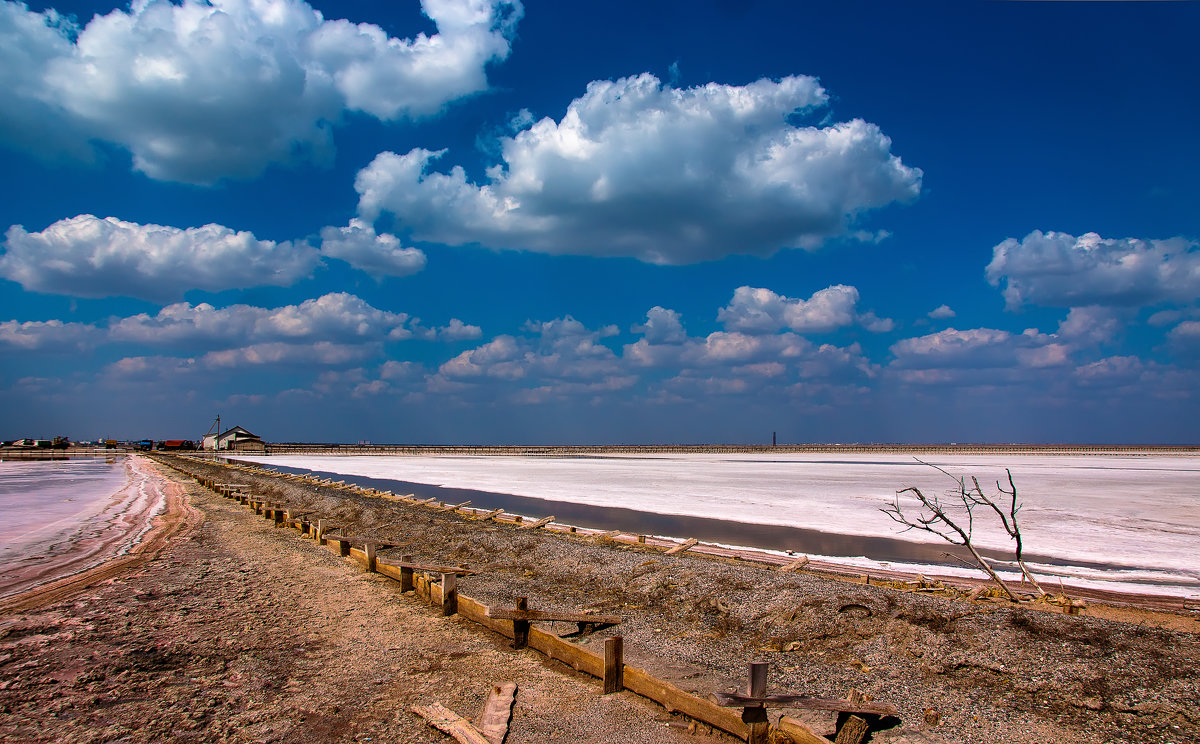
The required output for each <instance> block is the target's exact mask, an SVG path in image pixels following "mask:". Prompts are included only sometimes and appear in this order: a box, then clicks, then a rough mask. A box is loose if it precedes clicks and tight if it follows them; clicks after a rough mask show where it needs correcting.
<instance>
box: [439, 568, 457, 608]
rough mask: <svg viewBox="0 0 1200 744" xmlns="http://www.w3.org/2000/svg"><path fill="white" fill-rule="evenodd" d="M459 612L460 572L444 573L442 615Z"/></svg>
mask: <svg viewBox="0 0 1200 744" xmlns="http://www.w3.org/2000/svg"><path fill="white" fill-rule="evenodd" d="M456 612H458V574H452V573H451V574H446V573H444V574H442V615H444V616H447V617H449V616H450V615H453V614H454V613H456Z"/></svg>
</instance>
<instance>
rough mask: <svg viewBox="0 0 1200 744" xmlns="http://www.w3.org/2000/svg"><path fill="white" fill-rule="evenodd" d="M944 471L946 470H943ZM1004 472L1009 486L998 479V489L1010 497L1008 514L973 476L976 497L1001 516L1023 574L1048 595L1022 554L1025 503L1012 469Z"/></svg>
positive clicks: (1040, 591) (1039, 590)
mask: <svg viewBox="0 0 1200 744" xmlns="http://www.w3.org/2000/svg"><path fill="white" fill-rule="evenodd" d="M939 469H940V468H939ZM942 472H945V471H944V470H943V471H942ZM1004 472H1005V473H1006V474H1007V475H1008V488H1007V489H1006V488H1005V487H1004V486H1002V485H1000V481H996V490H997V491H999V492H1000V493H1002V494H1004V495H1005V496H1007V497H1009V506H1008V515H1007V516H1005V514H1004V510H1002V509H1001V508H1000V507H999V506H997V505H996V503H995V502H993V501H992V500H991V499H989V498H988V497H986V496H984V495H983V491H981V490H980V488H979V481H977V480H975V478H973V477H972V478H971V481H972V482H973V483H974V484H975V498H980V499H982V500H981V501H980V502H979V503H983V504H987V505H988V506H990V507H991V508H992V511H994V512H996V515H997V516H999V517H1000V522H1001V524H1003V525H1004V531H1005V532H1007V533H1008V536H1009V537H1010V538H1012V539H1013V540H1015V541H1016V547H1015V548H1013V552H1014V553H1016V556H1017V565H1018V566H1020V567H1021V575H1022V576H1024V577H1025V578H1026V579H1027V580H1028V581H1029V583H1030V584H1033V588H1034V589H1037V593H1038V594H1039V595H1041V596H1043V597H1044V596H1046V590H1045V589H1043V588H1042V585H1041V584H1039V583H1038V580H1037V579H1035V578H1034V577H1033V574H1032V573H1031V572H1030V570H1029V569H1028V568H1027V567H1026V566H1025V559H1024V557H1023V556H1022V554H1021V550H1022V545H1021V528H1020V527H1018V526H1017V512H1019V511H1021V507H1022V506H1023V504H1018V503H1017V486H1016V484H1015V483H1013V477H1012V471H1011V470H1009V469H1008V468H1005V469H1004ZM951 477H953V476H951Z"/></svg>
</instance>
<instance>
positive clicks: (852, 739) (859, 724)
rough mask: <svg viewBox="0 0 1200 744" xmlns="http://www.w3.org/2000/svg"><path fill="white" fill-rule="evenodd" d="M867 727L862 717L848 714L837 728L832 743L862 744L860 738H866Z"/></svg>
mask: <svg viewBox="0 0 1200 744" xmlns="http://www.w3.org/2000/svg"><path fill="white" fill-rule="evenodd" d="M869 728H870V727H869V726H868V725H867V722H866V721H864V720H863V719H861V718H859V717H858V716H850V717H849V718H847V719H846V722H845V723H843V724H842V727H841V728H840V729H838V733H837V738H836V739H834V744H862V740H863V739H864V738H866V736H867V730H868V729H869Z"/></svg>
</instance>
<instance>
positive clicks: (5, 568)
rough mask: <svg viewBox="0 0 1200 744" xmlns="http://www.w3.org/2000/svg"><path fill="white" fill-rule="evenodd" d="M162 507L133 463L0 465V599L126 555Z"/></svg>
mask: <svg viewBox="0 0 1200 744" xmlns="http://www.w3.org/2000/svg"><path fill="white" fill-rule="evenodd" d="M164 504H165V497H164V491H163V488H162V481H161V478H159V477H158V476H156V475H155V474H154V473H153V471H152V470H151V469H150V468H148V467H147V465H146V464H145V462H144V461H143V460H141V459H140V458H136V457H130V458H125V457H122V458H120V459H119V460H117V461H116V462H110V461H105V460H98V459H78V460H55V461H43V462H5V463H2V464H0V597H4V596H8V595H12V594H16V593H19V592H23V591H26V590H28V589H31V588H33V587H35V586H39V585H41V584H45V583H48V582H50V581H54V580H56V579H59V578H62V577H64V576H69V575H71V574H74V573H77V572H79V571H83V570H86V569H88V568H91V567H92V566H95V565H98V564H100V563H102V562H104V561H106V560H108V559H110V558H112V557H114V556H118V555H122V554H124V553H126V552H128V551H129V550H130V549H131V548H132V547H133V546H134V545H136V544H137V543H138V541H139V540H140V539H141V538H142V536H143V535H144V534H145V532H146V531H147V530H148V529H150V525H151V520H153V518H154V517H155V516H156V515H158V514H159V513H160V512H161V511H162V509H163V506H164Z"/></svg>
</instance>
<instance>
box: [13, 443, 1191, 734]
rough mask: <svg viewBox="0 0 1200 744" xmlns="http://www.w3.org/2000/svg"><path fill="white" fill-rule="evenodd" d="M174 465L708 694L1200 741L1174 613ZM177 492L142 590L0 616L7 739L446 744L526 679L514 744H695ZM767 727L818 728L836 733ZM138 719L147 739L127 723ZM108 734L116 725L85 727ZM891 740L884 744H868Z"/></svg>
mask: <svg viewBox="0 0 1200 744" xmlns="http://www.w3.org/2000/svg"><path fill="white" fill-rule="evenodd" d="M188 466H189V467H193V468H197V467H205V468H210V471H209V472H210V473H211V474H212V475H213V476H214V477H215V478H216V479H217V480H223V481H232V480H236V482H241V483H250V484H252V485H254V486H255V488H256V489H257V490H258V491H259V492H260V493H264V494H267V495H269V496H274V497H276V498H278V499H279V500H280V501H286V502H288V503H292V504H295V505H296V506H299V507H305V508H308V509H311V510H314V511H317V512H319V513H321V514H322V515H324V516H326V517H327V518H330V519H332V520H334V521H335V522H336V523H338V524H342V525H353V532H354V533H355V534H370V533H372V532H374V533H375V534H376V535H377V536H379V537H381V538H388V539H389V540H390V541H393V542H395V543H396V544H398V545H400V547H399V548H397V549H395V550H394V551H392V552H394V553H401V554H412V555H415V556H418V557H420V558H422V559H426V560H430V561H437V562H449V563H455V564H457V563H465V564H467V565H469V566H470V567H471V568H472V569H474V570H476V571H477V572H478V573H476V574H475V575H472V576H468V577H465V578H464V579H462V581H461V583H460V591H461V592H462V593H463V594H466V595H469V596H471V597H474V598H475V599H478V600H481V601H483V602H485V603H487V604H489V605H508V604H511V602H512V601H513V599H514V598H515V597H518V596H526V597H528V598H529V603H530V606H531V607H533V608H535V609H571V610H575V609H578V608H592V609H596V610H600V611H606V612H607V611H611V612H614V613H617V614H621V615H622V616H624V617H625V618H626V619H625V622H624V623H622V624H621V625H620V626H618V629H615V630H609V631H604V632H599V633H596V634H594V635H593V636H591V637H589V638H586V639H582V640H583V641H584V642H591V643H599V642H600V641H601V639H602V638H603V637H605V636H606V635H611V634H613V633H614V632H619V633H620V634H621V635H623V636H624V637H625V653H626V661H627V663H630V664H634V665H637V666H641V667H644V668H646V669H648V670H649V671H651V672H652V673H654V674H655V675H656V676H659V677H661V678H664V679H668V680H670V681H672V682H674V683H676V684H678V685H679V686H681V687H684V688H685V689H691V690H694V691H696V692H698V693H700V694H704V695H707V694H708V693H711V692H714V691H718V690H732V689H736V688H740V687H741V686H742V685H743V684H744V682H743V681H742V680H743V679H744V674H745V669H746V663H747V662H748V661H750V660H765V661H768V662H769V663H770V667H771V673H770V682H769V689H770V691H773V692H792V693H804V694H812V695H822V696H833V697H845V696H846V695H847V694H848V693H849V692H850V691H851V690H858V691H860V692H862V693H865V694H866V695H867V696H868V697H870V698H871V699H874V700H877V701H881V702H887V703H892V704H894V705H896V706H897V707H898V708H899V709H900V719H901V725H900V727H898V728H902V729H904V730H907V731H913V732H919V731H922V730H924V731H926V732H928V733H930V734H934V735H936V737H938V738H939V739H941V740H943V741H951V742H982V743H991V742H1011V743H1013V744H1024V743H1026V742H1029V743H1033V742H1037V743H1038V744H1042V743H1043V742H1048V741H1053V742H1056V744H1071V743H1073V742H1088V743H1093V742H1094V743H1100V742H1114V743H1116V742H1160V743H1163V744H1166V743H1168V742H1170V743H1175V744H1183V743H1184V742H1196V741H1200V716H1198V715H1197V712H1196V708H1195V701H1196V700H1198V699H1200V671H1198V669H1200V665H1198V663H1197V662H1198V661H1200V643H1198V637H1197V635H1196V630H1197V628H1196V626H1197V625H1200V624H1197V623H1196V622H1195V621H1194V620H1192V619H1189V618H1185V617H1166V618H1165V619H1164V623H1163V624H1166V625H1171V626H1174V627H1175V628H1176V629H1167V628H1158V627H1152V626H1151V625H1150V624H1148V623H1147V624H1131V623H1124V622H1116V621H1112V620H1107V619H1101V618H1096V617H1070V616H1065V615H1062V614H1055V613H1051V612H1047V611H1044V610H1042V609H1035V608H1030V607H1012V606H1008V605H1003V604H1000V603H984V602H968V601H963V600H961V599H950V598H945V597H939V596H931V595H927V594H917V593H912V592H905V591H899V590H896V589H889V588H886V587H876V586H864V585H862V584H852V583H846V582H843V581H835V580H831V579H828V578H825V577H821V576H816V575H808V574H803V573H801V574H784V573H781V572H778V571H770V570H767V569H766V568H764V567H761V566H756V565H752V564H749V563H745V562H740V561H729V560H717V559H711V558H705V557H701V556H691V555H679V556H666V555H663V554H662V553H661V552H660V551H657V550H653V549H649V548H639V547H636V546H628V545H624V544H615V543H611V542H600V543H597V542H596V541H594V540H591V539H586V538H581V537H572V536H567V535H562V534H555V533H550V532H546V531H537V532H529V531H522V530H518V529H516V528H515V527H512V526H506V525H499V524H495V523H486V524H484V523H478V522H471V521H467V520H465V519H464V518H462V517H461V516H456V515H447V514H441V513H437V512H434V511H432V510H430V509H428V508H425V507H415V506H410V505H405V504H400V503H395V502H390V501H385V500H381V499H378V498H371V497H366V496H361V495H357V494H354V493H352V492H348V491H342V490H336V489H330V488H324V487H315V486H310V485H304V484H298V483H294V482H291V481H283V480H281V479H277V478H271V477H267V476H257V475H251V474H247V473H244V472H239V471H233V472H232V473H231V472H230V471H228V470H225V469H224V468H220V467H218V466H194V465H192V464H191V463H189V464H188ZM234 474H236V477H230V476H231V475H234ZM192 492H193V497H192V498H193V503H195V504H197V505H198V506H199V508H201V509H202V510H203V511H204V513H205V515H206V517H207V521H206V522H205V524H204V525H203V526H202V527H201V528H199V529H198V530H197V531H196V532H194V533H193V534H192V536H191V537H190V538H188V539H186V540H183V541H180V542H179V544H178V545H177V546H176V547H175V548H173V549H172V550H170V551H168V553H167V554H164V558H163V560H161V561H156V562H155V563H154V564H153V565H152V567H151V568H149V569H147V571H146V572H145V573H144V574H143V575H142V576H138V577H134V578H130V579H127V580H126V581H125V582H123V583H120V584H114V585H111V586H109V587H103V588H102V589H99V590H96V591H95V592H93V595H89V596H87V597H81V598H79V599H77V600H76V601H75V603H74V604H70V603H67V604H64V605H60V606H58V608H57V609H52V610H46V612H49V613H50V614H49V615H46V616H44V617H43V616H40V615H38V614H36V613H35V614H29V615H22V616H18V617H16V618H13V617H0V621H2V622H0V634H4V633H7V635H6V636H5V637H4V638H2V639H0V673H3V675H4V677H3V679H4V682H2V683H0V736H3V737H4V739H5V740H6V741H97V742H99V741H115V740H121V738H122V737H129V738H127V740H128V741H153V740H161V739H162V738H164V736H167V735H168V734H169V736H170V738H178V739H179V740H181V741H188V740H193V741H226V740H227V741H331V740H345V741H351V740H359V741H362V740H364V739H363V737H365V736H372V737H374V738H375V739H376V740H380V741H385V740H386V741H439V740H440V739H439V735H437V734H436V733H433V732H431V731H430V730H428V729H426V728H423V727H422V726H421V725H420V724H419V722H417V721H415V720H414V719H413V717H412V716H411V715H410V714H408V713H406V709H407V706H408V705H411V704H413V703H414V702H418V703H419V702H429V701H434V700H436V701H438V702H442V703H444V704H446V705H447V706H449V707H450V708H452V709H455V710H458V711H459V712H461V713H464V714H465V715H467V716H468V717H469V716H470V715H473V713H474V711H475V710H476V709H477V708H478V705H479V704H480V702H481V700H482V695H483V693H484V692H485V691H486V689H487V685H489V684H490V683H492V682H495V681H499V680H500V679H501V678H502V677H501V676H497V675H500V674H502V673H503V671H504V670H505V669H508V668H514V667H519V670H520V671H519V672H518V673H517V676H521V675H530V676H529V679H532V680H534V681H533V682H530V683H529V684H528V687H526V686H524V685H523V687H522V689H523V690H526V689H527V690H528V692H526V693H524V697H523V698H522V697H521V695H519V697H518V709H519V710H524V711H526V714H525V715H523V716H521V715H519V716H518V717H517V718H516V719H514V730H513V735H512V737H510V741H513V742H517V741H565V740H570V739H575V740H577V741H579V742H591V741H596V742H601V741H671V740H688V739H687V738H686V735H684V734H681V733H680V732H678V731H677V730H676V729H673V728H667V727H666V726H665V725H664V724H663V723H661V722H657V721H656V720H655V719H656V718H665V717H666V716H665V713H664V712H663V711H662V710H661V709H659V708H657V707H655V706H652V705H650V704H647V703H644V702H639V701H640V699H639V698H636V697H635V696H631V695H630V694H629V693H622V694H621V695H619V696H615V697H609V698H602V697H600V696H598V695H596V694H595V686H596V683H595V681H593V680H589V679H584V678H580V677H579V676H578V675H575V674H574V673H573V672H569V671H565V669H564V668H563V667H561V666H560V665H557V664H555V663H553V662H544V661H541V660H540V657H538V656H537V655H536V654H533V653H532V652H523V653H521V654H516V653H513V652H511V651H509V650H507V649H506V647H505V646H504V645H503V642H502V641H501V640H499V639H497V638H496V637H494V636H492V635H491V634H489V633H487V632H486V631H483V630H482V629H479V628H478V627H477V626H474V625H473V624H470V623H465V622H462V621H455V620H442V619H440V618H436V617H435V616H434V615H433V614H432V613H430V612H429V611H428V610H426V609H425V608H422V607H420V606H419V604H417V603H413V602H412V601H411V600H410V599H407V598H400V597H398V596H397V594H398V593H397V592H396V588H395V584H394V583H392V582H390V581H389V580H387V579H384V578H382V577H379V576H371V575H367V574H362V573H361V572H359V570H358V569H357V568H356V567H354V566H353V565H352V564H350V563H349V562H346V561H344V560H342V559H338V558H336V557H335V556H333V555H332V554H331V553H329V552H328V551H325V550H323V549H319V548H316V546H315V545H314V544H313V543H311V542H308V541H305V540H301V539H298V538H297V537H296V536H295V535H296V533H295V532H292V531H285V530H273V529H272V528H271V527H270V526H269V524H268V523H266V522H264V521H263V520H255V519H253V518H248V517H247V513H246V511H245V509H244V508H242V507H236V506H234V505H233V504H232V502H227V501H225V500H223V499H219V498H216V497H213V496H211V495H208V494H206V493H203V492H199V493H198V492H196V489H194V488H193V489H192ZM156 603H158V604H157V605H156ZM55 613H57V614H55ZM556 629H557V630H560V631H562V632H566V631H568V630H573V629H574V628H573V626H571V627H569V628H568V627H565V626H563V627H559V628H556ZM381 638H394V639H398V640H396V641H395V642H394V643H390V644H389V643H381V642H380V639H381ZM399 639H403V640H399ZM38 644H43V645H38ZM431 649H440V650H441V653H438V654H436V655H434V654H433V652H432V651H431ZM122 654H123V655H122ZM431 656H432V658H431ZM55 659H57V661H55ZM72 659H75V660H76V661H72ZM68 662H70V663H68ZM73 663H79V664H82V665H83V671H82V672H80V673H79V674H78V675H76V676H72V675H73V674H74V672H72V671H71V670H72V669H73V667H72V666H70V664H73ZM551 669H554V670H559V671H560V672H561V673H554V672H552V671H551ZM122 674H124V675H125V677H124V678H122V677H121V675H122ZM523 678H524V677H522V678H518V679H516V681H517V682H518V684H519V685H522V684H523V683H522V679H523ZM122 679H123V680H124V681H122ZM554 679H557V680H560V681H561V683H562V685H563V686H564V689H563V690H558V689H556V688H555V687H554V685H555V682H553V680H554ZM81 680H82V681H81ZM231 684H232V685H233V686H230V685H231ZM139 685H140V687H139ZM570 685H576V686H577V687H578V690H579V691H578V692H576V693H572V692H571V691H570V690H569V689H567V688H569V686H570ZM143 688H144V689H143ZM110 689H111V690H116V691H117V694H116V697H115V698H114V697H113V695H114V693H112V692H109V691H108V690H110ZM539 690H542V691H543V692H539ZM630 698H632V699H630ZM522 700H524V701H525V703H524V704H525V705H526V707H525V708H521V705H522ZM330 701H332V702H330ZM339 701H341V702H339ZM168 703H169V704H168ZM618 704H620V706H624V707H621V708H620V710H609V709H608V708H615V707H616V706H618ZM605 706H607V707H605ZM602 707H603V708H604V709H603V710H601V708H602ZM780 712H785V713H789V714H792V715H796V716H798V717H801V718H804V719H805V720H806V721H808V722H809V723H810V724H811V725H812V726H813V727H814V728H817V729H819V730H825V731H827V732H828V731H831V730H832V725H833V720H832V719H831V717H829V716H825V715H823V714H807V715H806V714H801V713H799V712H796V711H774V713H775V714H776V715H778V713H780ZM177 713H178V715H176V714H177ZM105 716H107V718H105ZM130 716H132V719H131V720H132V721H133V723H132V724H127V723H126V721H127V719H129V717H130ZM155 716H158V718H155ZM152 720H153V721H161V730H160V729H149V728H144V727H143V728H139V722H141V724H142V725H143V726H148V725H149V724H147V723H146V722H148V721H152ZM105 721H107V722H108V723H107V724H105ZM102 724H104V725H109V726H113V727H117V728H115V729H113V730H112V731H111V732H108V733H105V734H103V735H99V734H95V733H93V732H94V731H95V730H101V731H107V730H106V729H96V727H97V726H100V725H102ZM122 727H123V728H122ZM256 727H257V728H256ZM555 727H557V728H555ZM151 731H157V735H155V736H151V735H149V732H151ZM180 732H191V734H187V733H180ZM314 732H316V733H314ZM618 732H619V733H618ZM189 735H194V736H193V738H191V739H188V738H186V737H187V736H189ZM89 737H90V738H89ZM222 737H224V738H222ZM239 737H240V738H239ZM306 737H307V738H306ZM672 737H674V738H672ZM721 738H723V737H721V736H720V735H717V737H716V738H715V739H714V738H708V737H704V738H702V739H700V738H698V739H697V740H706V741H715V740H720V739H721ZM889 740H892V741H895V740H896V739H895V732H894V731H893V732H881V733H876V734H875V735H874V736H873V739H872V741H878V742H884V741H889Z"/></svg>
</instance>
